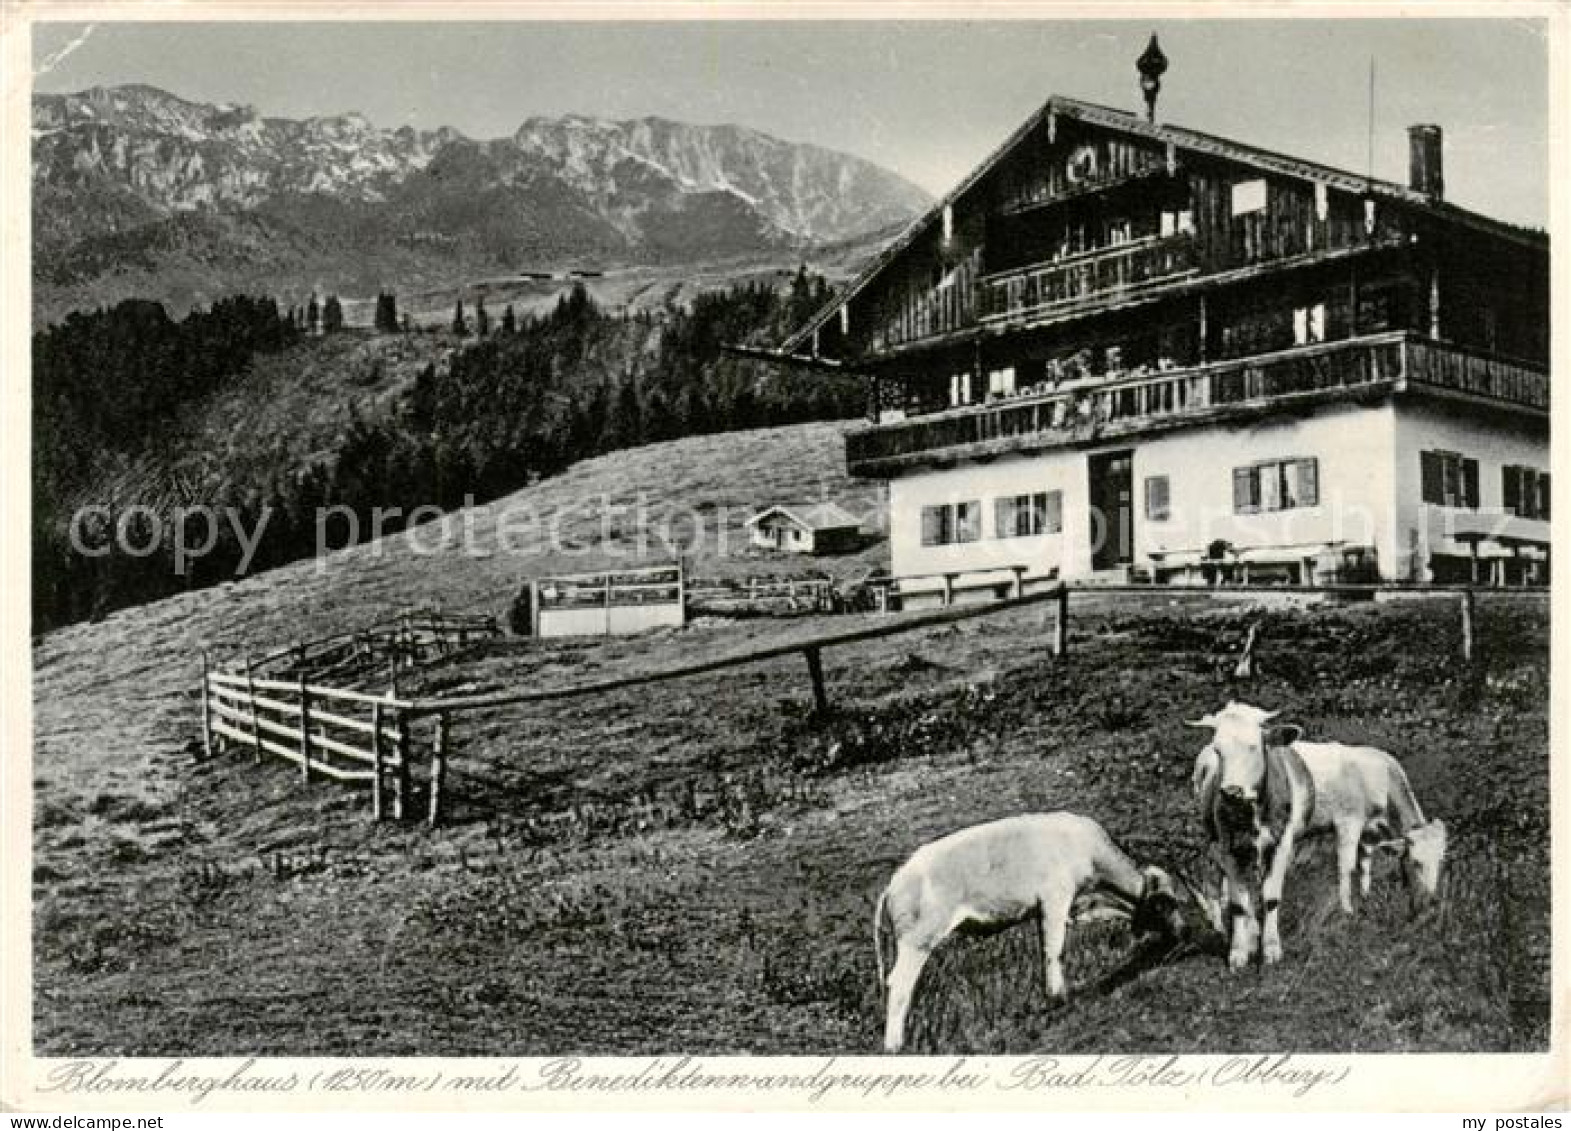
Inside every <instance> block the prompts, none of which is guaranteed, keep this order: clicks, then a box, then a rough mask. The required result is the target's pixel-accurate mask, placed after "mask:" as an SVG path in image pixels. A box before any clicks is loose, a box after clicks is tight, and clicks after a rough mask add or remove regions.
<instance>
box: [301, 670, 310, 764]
mask: <svg viewBox="0 0 1571 1131" xmlns="http://www.w3.org/2000/svg"><path fill="white" fill-rule="evenodd" d="M300 780H301V781H302V782H305V783H307V784H309V783H310V781H311V693H310V691H308V690H307V689H306V685H305V676H303V675H302V676H301V677H300Z"/></svg>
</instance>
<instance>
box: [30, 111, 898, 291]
mask: <svg viewBox="0 0 1571 1131" xmlns="http://www.w3.org/2000/svg"><path fill="white" fill-rule="evenodd" d="M32 179H33V205H32V211H33V239H34V244H33V247H34V256H33V284H34V310H35V315H38V316H41V317H53V316H57V315H59V314H61V313H63V312H65V311H68V310H70V309H76V308H81V307H88V306H95V305H99V304H101V303H104V302H110V301H115V300H118V299H120V298H125V297H131V296H137V297H145V298H156V299H159V300H162V301H165V302H166V303H169V304H171V305H172V306H174V307H176V308H179V307H182V306H188V305H191V304H193V303H197V302H205V301H210V300H212V299H213V298H216V297H218V296H219V295H221V294H223V293H226V292H229V291H235V290H252V291H262V292H265V293H272V294H278V295H281V296H283V297H285V298H291V297H292V296H294V295H297V294H302V293H303V292H305V291H307V290H311V289H315V290H327V291H341V292H343V293H345V294H348V295H356V294H359V295H365V294H368V293H371V292H373V291H375V290H378V289H380V288H382V287H388V288H394V289H396V288H400V287H416V288H429V287H432V286H439V285H442V284H443V283H450V282H453V281H454V280H462V279H464V278H468V277H496V276H506V275H507V274H508V273H512V272H528V271H538V270H542V269H562V268H567V267H571V268H580V269H583V268H594V269H600V268H603V267H605V266H607V265H625V264H682V263H689V262H703V261H712V260H715V259H720V258H724V257H727V256H744V255H755V254H759V253H781V254H782V255H783V254H784V253H788V252H800V251H801V250H802V249H807V248H811V247H814V246H819V245H824V244H829V243H843V242H845V241H850V240H857V239H859V238H862V237H865V236H867V235H869V234H871V233H877V232H882V231H887V230H890V229H892V228H894V227H897V226H899V225H901V224H903V223H905V222H907V221H908V220H909V219H910V218H911V217H912V216H913V215H915V214H916V213H917V212H918V211H920V210H921V209H922V208H923V207H924V206H925V205H926V204H927V202H928V197H927V194H926V193H924V192H923V191H922V190H921V189H920V188H918V187H916V186H915V185H913V184H911V183H910V182H908V181H905V180H903V179H902V178H900V177H899V176H897V175H896V174H894V173H891V172H889V171H888V170H885V169H883V168H880V167H879V166H877V165H874V164H872V163H870V162H867V161H864V160H862V159H860V158H857V157H853V156H850V155H848V154H844V153H838V152H835V151H832V150H828V149H824V148H820V147H818V146H812V145H804V144H795V143H791V142H786V141H782V140H780V139H778V138H775V137H771V136H770V135H768V134H764V133H760V132H758V131H756V130H751V129H747V128H744V127H741V126H734V125H719V126H704V125H690V124H685V123H681V122H674V121H669V120H666V119H662V118H654V117H649V118H639V119H634V120H628V121H610V120H605V119H600V118H589V117H583V116H577V115H570V116H567V117H563V118H542V117H532V118H529V119H528V120H526V121H525V122H524V123H523V124H522V125H521V126H520V127H519V129H518V130H517V131H516V132H515V133H514V134H513V135H511V136H509V137H503V138H495V139H489V140H475V139H472V138H469V137H466V136H464V135H463V134H461V133H460V132H458V131H457V130H454V129H451V128H445V127H444V128H441V129H435V130H426V131H422V130H416V129H413V128H411V127H408V126H405V127H402V128H399V129H393V130H389V129H381V128H378V127H376V126H374V125H372V124H371V123H370V122H369V121H367V120H366V119H365V118H364V117H363V116H361V115H359V114H353V113H351V114H343V115H338V116H333V117H315V118H306V119H299V120H296V119H288V118H276V117H264V116H262V115H261V114H259V113H258V112H257V111H256V110H255V109H253V108H251V107H248V106H239V105H233V104H210V103H202V102H192V101H188V100H186V99H183V98H179V97H177V96H175V95H173V94H170V93H168V92H166V91H163V90H159V89H157V88H154V87H150V86H145V85H130V86H116V87H95V88H92V89H90V90H85V91H81V92H79V93H74V94H40V95H35V97H34V100H33V164H32Z"/></svg>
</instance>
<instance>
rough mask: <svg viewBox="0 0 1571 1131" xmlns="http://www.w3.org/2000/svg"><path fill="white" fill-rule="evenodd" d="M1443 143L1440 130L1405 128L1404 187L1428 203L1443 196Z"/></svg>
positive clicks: (1434, 128)
mask: <svg viewBox="0 0 1571 1131" xmlns="http://www.w3.org/2000/svg"><path fill="white" fill-rule="evenodd" d="M1443 152H1444V139H1443V136H1442V134H1441V132H1440V127H1439V126H1409V127H1408V128H1407V155H1408V160H1407V170H1408V171H1407V185H1408V187H1409V188H1411V189H1412V190H1413V191H1414V192H1421V193H1423V194H1424V195H1425V196H1427V197H1429V198H1430V199H1431V200H1439V199H1441V198H1442V197H1443V196H1445V187H1446V180H1445V170H1444V163H1443V156H1442V155H1443Z"/></svg>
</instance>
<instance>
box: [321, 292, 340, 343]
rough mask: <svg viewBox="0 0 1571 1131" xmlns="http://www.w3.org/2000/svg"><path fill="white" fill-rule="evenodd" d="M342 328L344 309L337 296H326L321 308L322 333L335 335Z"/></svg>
mask: <svg viewBox="0 0 1571 1131" xmlns="http://www.w3.org/2000/svg"><path fill="white" fill-rule="evenodd" d="M343 328H344V308H343V306H342V304H340V303H339V301H338V296H337V295H328V296H327V303H326V305H324V306H323V307H322V333H324V334H335V333H337V332H338V331H339V330H342V329H343Z"/></svg>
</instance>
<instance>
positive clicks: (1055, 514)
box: [1042, 491, 1064, 534]
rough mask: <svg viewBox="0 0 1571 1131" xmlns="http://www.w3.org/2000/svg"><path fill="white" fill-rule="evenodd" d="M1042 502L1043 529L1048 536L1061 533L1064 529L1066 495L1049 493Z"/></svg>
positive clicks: (1056, 492)
mask: <svg viewBox="0 0 1571 1131" xmlns="http://www.w3.org/2000/svg"><path fill="white" fill-rule="evenodd" d="M1042 502H1043V506H1042V529H1043V530H1044V531H1045V532H1046V533H1048V534H1058V533H1060V532H1061V531H1062V530H1063V529H1064V493H1063V492H1062V491H1049V492H1048V493H1047V494H1045V495H1043V496H1042Z"/></svg>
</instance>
